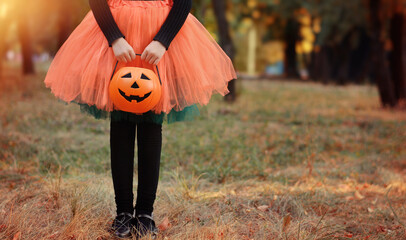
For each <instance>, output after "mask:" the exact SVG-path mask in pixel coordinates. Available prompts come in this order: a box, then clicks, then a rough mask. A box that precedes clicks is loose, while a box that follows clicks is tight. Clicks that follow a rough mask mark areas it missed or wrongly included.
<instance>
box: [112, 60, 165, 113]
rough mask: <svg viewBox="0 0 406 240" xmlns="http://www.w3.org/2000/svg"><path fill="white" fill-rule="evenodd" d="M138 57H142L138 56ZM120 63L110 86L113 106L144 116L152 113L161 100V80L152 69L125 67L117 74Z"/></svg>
mask: <svg viewBox="0 0 406 240" xmlns="http://www.w3.org/2000/svg"><path fill="white" fill-rule="evenodd" d="M137 56H141V55H140V54H137ZM117 64H118V61H117V63H116V66H115V68H114V70H113V75H112V77H111V81H110V85H109V95H110V98H111V100H112V101H113V104H114V105H115V106H116V107H117V108H118V109H119V110H121V111H125V112H131V113H136V114H142V113H145V112H148V111H150V110H151V109H152V108H153V107H155V105H156V104H157V103H158V102H159V100H160V98H161V84H162V82H161V78H160V76H159V70H158V66H156V70H157V73H158V76H157V75H156V74H155V73H154V72H153V71H152V70H150V69H146V68H140V67H123V68H120V69H119V70H118V71H117V72H116V73H114V71H115V70H116V68H117Z"/></svg>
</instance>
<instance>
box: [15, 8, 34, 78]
mask: <svg viewBox="0 0 406 240" xmlns="http://www.w3.org/2000/svg"><path fill="white" fill-rule="evenodd" d="M24 9H25V8H21V9H19V10H18V11H19V12H20V14H19V18H18V37H19V40H20V44H21V54H22V57H23V74H24V75H26V74H33V73H35V71H34V63H33V60H32V46H31V42H32V41H31V36H30V31H29V30H30V29H29V27H28V18H27V14H26V11H25V10H24Z"/></svg>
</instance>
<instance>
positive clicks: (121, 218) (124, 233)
mask: <svg viewBox="0 0 406 240" xmlns="http://www.w3.org/2000/svg"><path fill="white" fill-rule="evenodd" d="M133 219H134V218H133V215H132V214H131V213H128V212H122V213H120V214H118V215H117V216H116V218H115V219H114V221H113V224H112V226H111V229H110V230H111V232H113V234H114V235H115V236H117V237H119V238H127V237H131V228H132V227H133V226H132V222H133Z"/></svg>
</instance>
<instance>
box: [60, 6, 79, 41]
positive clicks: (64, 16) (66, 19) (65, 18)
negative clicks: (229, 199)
mask: <svg viewBox="0 0 406 240" xmlns="http://www.w3.org/2000/svg"><path fill="white" fill-rule="evenodd" d="M73 3H74V2H73V1H58V2H57V12H58V24H57V25H58V30H57V31H58V32H57V38H58V42H57V48H58V49H59V48H60V47H62V45H63V43H64V42H65V41H66V39H68V37H69V35H70V34H71V32H72V30H73V28H74V26H73V20H74V15H75V14H74V13H75V8H74V4H73Z"/></svg>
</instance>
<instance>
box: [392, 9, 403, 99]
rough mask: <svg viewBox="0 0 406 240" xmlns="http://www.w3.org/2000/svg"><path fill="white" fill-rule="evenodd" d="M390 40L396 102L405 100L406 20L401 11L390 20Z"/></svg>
mask: <svg viewBox="0 0 406 240" xmlns="http://www.w3.org/2000/svg"><path fill="white" fill-rule="evenodd" d="M390 25H391V31H390V38H391V40H392V44H393V51H392V53H391V58H390V67H391V73H392V78H393V83H394V93H395V98H396V101H397V102H399V101H405V100H406V74H405V68H404V67H406V62H405V60H406V59H405V58H406V45H405V44H406V28H405V25H406V19H405V16H404V14H403V11H399V12H397V13H395V14H394V16H393V17H392V19H391V24H390Z"/></svg>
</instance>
